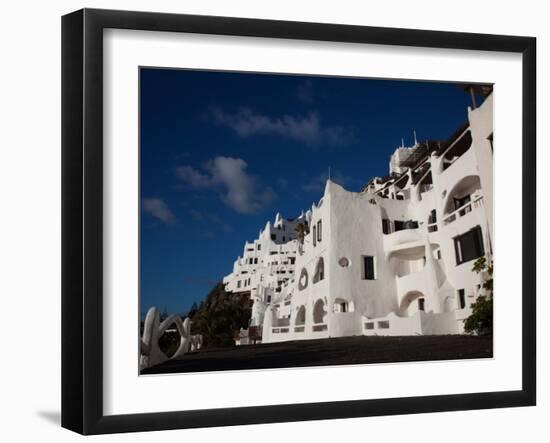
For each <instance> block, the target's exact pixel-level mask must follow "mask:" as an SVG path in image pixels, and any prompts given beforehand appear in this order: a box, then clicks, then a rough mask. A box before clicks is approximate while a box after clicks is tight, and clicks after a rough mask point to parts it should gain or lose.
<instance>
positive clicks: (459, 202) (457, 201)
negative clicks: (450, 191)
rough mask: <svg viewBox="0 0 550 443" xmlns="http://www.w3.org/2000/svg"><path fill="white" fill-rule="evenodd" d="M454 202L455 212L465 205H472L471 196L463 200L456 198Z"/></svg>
mask: <svg viewBox="0 0 550 443" xmlns="http://www.w3.org/2000/svg"><path fill="white" fill-rule="evenodd" d="M453 200H454V202H455V210H456V209H458V208H461V207H462V206H464V205H465V204H467V203H470V194H468V195H466V196H465V197H462V198H454V199H453Z"/></svg>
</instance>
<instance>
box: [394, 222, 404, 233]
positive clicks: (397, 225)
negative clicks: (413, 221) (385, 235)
mask: <svg viewBox="0 0 550 443" xmlns="http://www.w3.org/2000/svg"><path fill="white" fill-rule="evenodd" d="M393 229H394V230H395V232H397V231H402V230H403V229H404V223H403V222H402V221H401V220H395V221H394V222H393Z"/></svg>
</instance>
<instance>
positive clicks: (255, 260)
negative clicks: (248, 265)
mask: <svg viewBox="0 0 550 443" xmlns="http://www.w3.org/2000/svg"><path fill="white" fill-rule="evenodd" d="M254 264H255V265H257V264H258V257H256V258H255V259H254Z"/></svg>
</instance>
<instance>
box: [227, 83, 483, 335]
mask: <svg viewBox="0 0 550 443" xmlns="http://www.w3.org/2000/svg"><path fill="white" fill-rule="evenodd" d="M492 110H493V96H492V94H490V93H489V94H487V96H486V98H485V100H484V102H483V103H482V104H481V106H480V107H478V108H475V109H472V108H468V119H467V121H466V123H464V124H462V125H461V126H460V127H459V128H458V129H457V131H456V132H455V133H454V134H452V135H451V136H450V137H449V138H448V139H447V140H442V141H433V140H428V141H424V142H416V143H415V145H414V146H412V147H404V146H401V147H399V148H397V149H396V151H395V152H394V154H393V155H392V156H391V158H390V162H389V174H388V175H387V176H385V177H383V178H381V177H375V178H372V179H371V180H370V181H369V182H368V183H367V184H366V185H365V187H364V188H363V189H362V190H361V192H358V193H357V192H350V191H347V190H345V189H344V188H343V187H341V186H340V185H338V184H336V183H334V182H332V181H331V180H328V181H327V183H326V186H325V191H324V194H323V196H322V198H321V199H320V200H319V202H318V203H317V204H314V205H313V206H312V207H311V210H309V211H308V212H307V213H305V214H301V215H300V217H298V218H296V219H294V220H292V219H288V220H285V219H283V218H281V217H280V215H279V214H277V217H276V218H275V221H274V223H273V224H271V223H270V222H268V223H267V225H266V226H265V228H264V229H263V230H262V231H261V232H260V235H259V237H258V239H257V240H255V241H254V242H252V243H248V242H247V243H246V244H245V247H244V252H243V256H242V258H241V257H239V258H237V260H236V261H235V264H234V267H233V272H232V273H231V274H229V275H228V276H226V277H225V278H224V283H225V285H226V290H227V291H232V292H243V291H247V292H249V293H250V297H251V298H252V300H253V301H254V304H253V313H252V319H251V324H250V325H251V327H253V328H256V330H259V331H261V336H262V341H263V342H274V341H284V340H298V339H309V338H323V337H341V336H350V335H413V334H457V333H462V332H463V320H464V319H465V318H467V317H468V316H469V315H470V313H471V305H472V303H473V302H474V301H475V300H476V298H477V297H478V296H479V295H480V294H481V293H482V291H483V289H482V283H483V279H484V277H485V276H484V275H480V274H477V273H475V272H473V271H472V264H473V262H474V261H475V260H476V259H477V258H479V257H486V258H487V259H488V261H492V255H493V251H492V233H493V230H492V226H493V197H492V196H493V167H492V165H493V163H492V162H493V114H492V112H493V111H492ZM240 343H246V338H245V337H243V336H242V334H241V337H240Z"/></svg>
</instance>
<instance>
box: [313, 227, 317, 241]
mask: <svg viewBox="0 0 550 443" xmlns="http://www.w3.org/2000/svg"><path fill="white" fill-rule="evenodd" d="M315 245H317V228H316V226H313V246H315Z"/></svg>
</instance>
